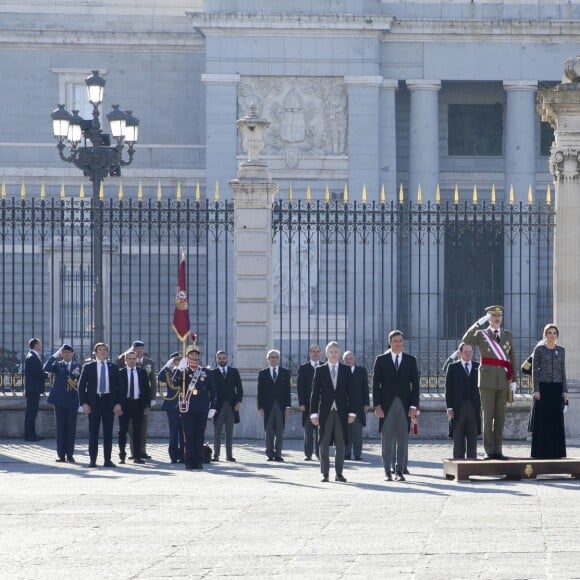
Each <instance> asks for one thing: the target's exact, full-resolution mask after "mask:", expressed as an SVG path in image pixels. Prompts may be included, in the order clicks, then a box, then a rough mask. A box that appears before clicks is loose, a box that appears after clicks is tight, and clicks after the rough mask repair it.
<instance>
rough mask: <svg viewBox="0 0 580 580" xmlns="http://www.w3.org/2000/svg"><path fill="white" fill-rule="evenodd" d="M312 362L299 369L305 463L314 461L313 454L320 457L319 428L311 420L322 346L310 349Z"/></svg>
mask: <svg viewBox="0 0 580 580" xmlns="http://www.w3.org/2000/svg"><path fill="white" fill-rule="evenodd" d="M308 356H309V358H310V360H309V361H308V362H307V363H304V364H302V365H300V366H299V367H298V379H297V381H296V388H297V390H298V405H299V408H300V410H301V411H302V427H303V428H304V461H312V453H314V454H315V455H316V457H318V456H319V455H318V428H317V427H316V426H315V425H314V424H313V423H312V421H311V420H310V397H311V396H312V381H313V380H314V371H315V370H316V368H317V367H318V366H319V365H320V346H318V345H317V344H312V345H310V348H309V349H308Z"/></svg>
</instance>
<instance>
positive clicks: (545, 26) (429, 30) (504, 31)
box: [384, 18, 580, 42]
mask: <svg viewBox="0 0 580 580" xmlns="http://www.w3.org/2000/svg"><path fill="white" fill-rule="evenodd" d="M579 29H580V20H510V19H505V20H443V19H441V20H436V19H427V18H420V19H418V18H417V19H413V18H408V19H407V18H400V19H399V18H397V19H395V20H394V22H393V25H392V27H391V28H390V30H389V31H388V34H387V35H385V36H384V40H389V37H390V36H393V37H397V40H400V37H401V36H405V35H410V36H411V37H413V38H414V37H415V36H421V37H422V38H421V40H422V41H424V40H425V37H432V39H433V40H437V41H439V42H440V41H441V39H442V38H441V37H447V38H446V40H449V41H453V40H461V41H464V40H465V37H469V38H471V39H472V40H478V37H479V36H481V37H485V38H486V39H489V38H490V37H493V39H494V40H498V41H501V40H505V41H506V42H510V41H513V39H514V37H518V38H520V39H521V37H527V38H534V39H536V40H537V39H538V38H541V39H542V40H543V41H545V42H547V41H548V40H550V39H551V38H557V39H560V40H561V39H563V38H566V37H570V38H574V39H577V38H578V30H579Z"/></svg>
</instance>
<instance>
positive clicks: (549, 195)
mask: <svg viewBox="0 0 580 580" xmlns="http://www.w3.org/2000/svg"><path fill="white" fill-rule="evenodd" d="M551 203H552V191H551V190H550V185H549V184H548V189H547V191H546V205H551Z"/></svg>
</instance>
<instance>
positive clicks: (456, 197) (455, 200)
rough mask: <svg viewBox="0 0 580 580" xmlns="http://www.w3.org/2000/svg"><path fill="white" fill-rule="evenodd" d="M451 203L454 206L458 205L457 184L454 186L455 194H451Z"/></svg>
mask: <svg viewBox="0 0 580 580" xmlns="http://www.w3.org/2000/svg"><path fill="white" fill-rule="evenodd" d="M453 203H454V204H455V205H458V204H459V187H458V185H457V183H456V184H455V192H454V193H453Z"/></svg>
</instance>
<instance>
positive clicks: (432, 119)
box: [406, 80, 441, 201]
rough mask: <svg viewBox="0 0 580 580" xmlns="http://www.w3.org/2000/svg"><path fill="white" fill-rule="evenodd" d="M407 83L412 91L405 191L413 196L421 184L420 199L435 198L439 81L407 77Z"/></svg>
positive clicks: (437, 174) (437, 157)
mask: <svg viewBox="0 0 580 580" xmlns="http://www.w3.org/2000/svg"><path fill="white" fill-rule="evenodd" d="M406 84H407V88H408V89H409V91H410V92H411V121H410V128H409V187H408V194H409V195H410V197H411V199H413V200H416V199H417V189H418V187H419V184H421V190H422V194H423V201H427V200H431V201H434V200H435V190H436V188H437V184H438V183H439V99H438V93H439V90H440V89H441V81H433V80H408V81H406Z"/></svg>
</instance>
